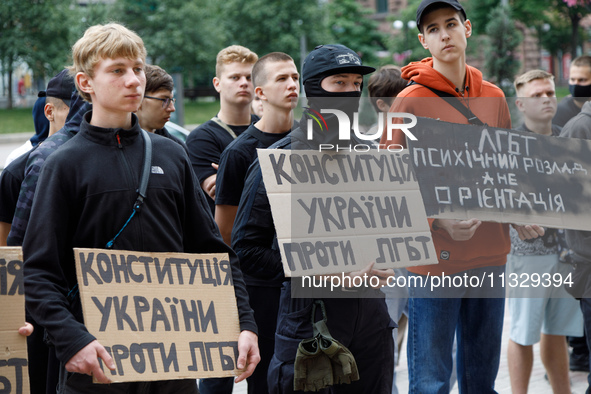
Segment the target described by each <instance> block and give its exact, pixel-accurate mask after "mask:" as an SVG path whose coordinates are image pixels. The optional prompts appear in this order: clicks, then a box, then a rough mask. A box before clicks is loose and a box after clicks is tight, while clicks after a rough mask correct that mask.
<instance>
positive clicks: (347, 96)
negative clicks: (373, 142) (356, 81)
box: [300, 76, 361, 145]
mask: <svg viewBox="0 0 591 394" xmlns="http://www.w3.org/2000/svg"><path fill="white" fill-rule="evenodd" d="M324 77H325V76H319V77H315V78H313V79H309V80H307V81H306V82H305V84H304V89H305V91H306V98H307V100H308V107H309V109H307V110H306V111H304V114H303V117H302V119H301V121H300V125H307V120H308V119H309V118H311V116H310V114H316V115H317V113H320V112H321V110H322V109H336V110H340V111H342V112H344V113H345V114H347V116H348V117H349V119H350V120H351V121H352V120H353V113H355V112H358V110H359V102H360V100H361V91H358V92H339V93H335V92H328V91H326V90H324V89H323V88H322V87H321V86H320V84H321V82H322V80H323V79H324ZM322 117H323V118H324V121H326V127H327V130H323V129H321V128H320V127H319V128H318V130H316V126H317V124H316V123H315V122H313V127H314V133H313V140H312V142H313V143H314V144H333V145H338V144H339V143H340V144H348V142H346V141H340V142H339V139H338V130H339V122H338V119H337V117H336V115H334V114H322ZM351 135H353V131H351Z"/></svg>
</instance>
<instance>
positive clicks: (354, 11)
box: [326, 0, 387, 64]
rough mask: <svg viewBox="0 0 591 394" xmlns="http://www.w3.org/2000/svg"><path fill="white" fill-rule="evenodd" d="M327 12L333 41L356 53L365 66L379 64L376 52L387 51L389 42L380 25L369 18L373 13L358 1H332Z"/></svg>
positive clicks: (327, 7)
mask: <svg viewBox="0 0 591 394" xmlns="http://www.w3.org/2000/svg"><path fill="white" fill-rule="evenodd" d="M326 10H327V15H328V28H329V31H330V35H331V38H332V40H331V41H332V42H334V43H337V44H342V45H345V46H347V47H349V48H351V49H353V50H354V51H356V52H357V53H358V54H359V56H361V58H362V59H363V62H364V63H365V64H375V63H377V61H378V58H377V56H376V52H377V51H380V50H384V49H386V41H387V40H386V36H385V34H384V33H382V32H380V31H379V30H378V23H377V22H376V21H375V20H373V19H370V18H369V17H368V16H369V15H370V14H372V13H373V11H372V10H369V9H366V8H364V7H363V6H361V4H359V3H358V2H357V1H356V0H332V1H330V2H329V3H328V4H327V5H326Z"/></svg>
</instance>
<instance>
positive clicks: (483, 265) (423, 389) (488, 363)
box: [381, 0, 543, 394]
mask: <svg viewBox="0 0 591 394" xmlns="http://www.w3.org/2000/svg"><path fill="white" fill-rule="evenodd" d="M416 21H417V28H418V29H419V35H418V39H419V41H420V42H421V44H422V46H423V47H424V48H425V49H427V50H429V52H430V53H431V56H432V57H429V58H425V59H423V60H422V61H420V62H414V63H411V64H409V65H408V66H406V67H403V68H402V77H403V78H405V79H407V80H409V81H412V82H413V83H414V84H412V85H411V86H409V87H407V88H406V89H404V90H403V91H402V92H401V93H400V94H399V95H398V97H397V98H396V100H395V101H394V103H393V105H392V107H391V108H390V112H408V113H411V114H414V115H416V116H424V117H429V118H434V119H440V120H442V121H447V122H453V123H464V124H468V123H469V121H468V118H467V117H466V116H465V115H464V114H463V113H461V112H460V111H459V110H457V109H455V108H454V107H453V106H452V105H451V104H450V103H448V102H446V101H444V100H443V99H441V98H440V97H441V96H440V95H439V94H438V93H437V91H442V92H444V93H445V94H447V95H449V96H450V97H452V98H451V99H448V100H459V101H460V102H461V103H462V104H463V105H464V106H466V107H467V108H469V109H470V110H471V111H472V112H473V113H474V114H475V115H476V116H477V117H478V118H479V119H480V121H481V122H482V123H485V124H488V125H490V126H491V127H503V128H508V129H510V128H511V118H510V114H509V109H508V107H507V103H506V102H505V99H504V94H503V92H502V91H501V90H500V89H499V88H498V87H496V86H494V85H493V84H491V83H489V82H486V81H484V80H483V78H482V73H481V72H480V71H478V70H477V69H475V68H474V67H471V66H469V65H467V64H466V48H467V45H468V41H467V40H468V38H469V37H470V36H471V35H472V23H471V22H470V20H468V19H467V18H466V13H465V11H464V8H463V7H462V6H461V4H460V3H459V2H458V1H457V0H442V1H439V0H423V1H422V2H421V3H420V5H419V7H418V9H417V17H416ZM483 97H487V99H483ZM474 98H478V100H473V99H474ZM381 143H382V144H385V145H390V144H393V143H394V144H399V145H403V146H406V141H405V138H404V134H403V133H402V132H401V131H400V130H396V131H395V132H394V135H393V138H392V140H388V135H387V133H384V135H383V136H382V140H381ZM429 222H430V223H431V233H432V236H433V242H434V245H435V249H436V251H437V255H438V256H439V264H437V265H431V266H418V267H409V268H408V271H409V277H411V278H412V277H417V278H415V279H413V280H417V282H419V281H420V280H424V279H426V278H427V276H428V275H431V276H433V275H442V274H443V273H445V275H448V276H452V279H453V276H455V275H459V276H462V275H465V274H468V275H478V276H482V274H483V273H487V274H493V275H498V274H500V273H502V272H504V269H505V267H504V266H505V263H506V260H507V253H509V250H510V246H511V244H510V240H509V225H507V224H502V223H493V222H482V221H480V220H477V219H475V218H472V219H469V220H452V219H435V220H433V219H430V220H429ZM518 229H519V230H518V231H519V232H520V236H523V237H528V238H529V237H536V236H537V234H538V232H541V233H543V230H542V229H541V228H539V227H538V226H533V227H532V226H519V227H518ZM487 291H488V293H489V294H494V295H496V296H495V297H494V298H472V297H474V295H470V294H471V293H470V292H469V289H467V288H458V289H445V291H439V292H430V291H429V289H421V288H418V287H417V288H409V296H410V298H409V329H408V333H409V334H408V348H407V350H408V365H409V381H410V386H409V392H410V393H433V392H448V391H449V390H450V387H449V381H450V375H451V372H452V355H451V352H452V346H453V341H454V336H455V335H456V332H457V345H458V346H457V349H458V351H457V366H458V368H457V371H458V386H459V390H460V393H467V392H474V393H482V394H486V393H494V392H495V391H494V385H495V378H496V376H497V372H498V368H499V362H500V353H501V333H502V329H503V315H504V305H505V300H504V292H503V289H502V288H501V286H500V284H497V285H496V286H494V287H493V288H490V289H487Z"/></svg>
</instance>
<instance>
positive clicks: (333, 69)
mask: <svg viewBox="0 0 591 394" xmlns="http://www.w3.org/2000/svg"><path fill="white" fill-rule="evenodd" d="M373 71H375V69H374V68H372V67H367V66H363V65H362V63H361V59H360V58H359V56H358V55H357V54H356V53H355V52H353V51H352V50H351V49H349V48H347V47H345V46H343V45H323V46H319V47H316V48H315V49H314V50H313V51H312V52H310V54H308V56H307V57H306V59H305V61H304V65H303V68H302V78H303V83H304V89H305V92H306V96H307V99H308V107H307V108H306V110H305V111H304V114H303V116H302V119H301V120H300V123H299V128H297V129H295V130H293V131H292V132H291V133H290V135H289V136H288V137H286V138H284V139H283V140H280V141H279V142H277V143H276V144H274V145H272V146H271V147H270V148H275V149H310V150H317V149H318V147H319V146H320V144H332V145H333V146H334V145H337V144H338V145H339V146H347V147H348V146H349V145H354V144H357V143H364V141H361V140H358V139H357V137H356V136H355V135H354V133H352V132H351V133H350V135H349V136H347V139H346V140H339V132H338V131H339V122H338V120H337V116H336V115H334V114H331V113H327V112H323V111H322V110H323V109H331V110H339V111H342V112H344V113H345V114H346V115H347V116H349V119H353V116H352V115H353V113H354V112H356V111H357V110H358V107H359V99H360V97H361V88H362V84H363V76H364V75H366V74H369V73H371V72H373ZM319 115H320V116H319ZM309 127H311V128H312V130H308V128H309ZM232 248H233V249H234V250H235V251H236V253H237V254H238V256H239V257H240V263H241V268H242V271H243V272H244V273H245V274H248V275H250V276H252V277H255V278H258V279H261V280H265V281H268V282H272V281H276V280H283V281H284V282H283V286H282V288H281V300H280V305H279V314H278V321H277V329H276V332H275V353H274V355H273V358H272V360H271V364H270V366H269V371H268V375H267V381H268V387H269V392H270V393H279V392H281V393H290V392H293V391H294V362H295V359H296V354H297V351H298V345H299V344H300V342H301V341H302V340H304V339H307V338H311V337H313V329H312V324H311V317H312V316H311V314H312V310H313V308H312V307H313V304H314V303H315V300H317V299H318V298H295V297H294V298H292V285H293V286H294V287H295V286H296V280H295V279H290V278H285V277H284V274H283V265H282V263H281V255H280V252H279V247H278V243H277V235H276V232H275V227H274V224H273V218H272V216H271V208H270V205H269V200H268V198H267V193H266V189H265V185H264V183H263V180H262V176H261V168H260V165H259V161H258V160H256V161H255V162H254V163H253V164H252V165H251V167H250V169H249V171H248V175H247V178H246V181H245V186H244V190H243V193H242V198H241V200H240V205H239V207H238V212H237V215H236V220H235V222H234V227H233V231H232ZM363 274H367V275H368V276H376V277H378V279H379V280H380V283H385V280H386V278H387V276H389V275H392V274H393V271H392V270H377V269H373V263H372V264H369V265H368V266H366V267H365V268H364V269H363V270H362V271H358V272H355V273H350V274H346V275H352V276H353V275H363ZM340 291H341V290H338V291H335V292H333V293H337V292H340ZM367 291H368V292H378V293H379V290H374V289H369V290H367ZM379 294H381V293H379ZM358 295H359V294H358V293H355V292H347V291H346V289H343V290H342V293H341V298H323V299H322V301H323V302H324V306H325V311H326V317H327V326H328V331H329V332H330V334H331V335H332V337H333V338H334V339H336V340H337V341H338V342H340V343H341V344H342V345H343V346H344V347H346V348H347V349H348V350H349V351H350V352H351V354H352V355H353V357H354V358H355V361H356V364H357V368H358V372H359V380H355V379H351V380H352V381H351V382H350V383H349V384H344V383H342V382H343V379H340V378H338V377H337V378H335V379H334V382H333V377H332V373H331V371H330V368H328V371H320V369H321V367H318V368H316V367H312V368H311V369H310V371H313V372H311V374H313V375H315V376H314V377H311V376H309V381H307V382H306V384H309V385H310V386H314V385H315V384H316V383H318V385H316V386H315V388H322V387H326V386H329V385H331V383H334V384H333V385H331V386H330V387H328V388H324V389H321V390H319V392H323V393H372V394H373V393H388V394H389V393H391V391H392V375H393V369H394V355H393V352H394V344H393V340H392V329H393V328H394V327H395V325H394V323H393V322H392V320H391V319H390V317H389V315H388V310H387V308H386V304H385V302H384V299H383V297H381V298H371V297H367V298H361V297H359V298H355V297H357V296H358ZM366 295H367V293H366ZM333 296H334V294H333ZM306 297H309V295H308V293H307V294H306ZM314 297H316V296H314ZM343 297H349V298H343ZM320 309H321V308H317V310H316V316H315V320H320V319H322V313H321V311H320ZM335 369H336V368H335V367H334V366H333V372H334V370H335ZM298 370H299V369H298ZM341 372H342V371H341ZM329 376H330V379H329ZM325 378H326V380H325ZM346 380H348V379H345V381H346ZM329 381H330V382H329ZM339 382H340V384H339ZM300 383H301V382H300ZM310 386H306V387H307V388H309V387H310ZM300 388H301V386H300Z"/></svg>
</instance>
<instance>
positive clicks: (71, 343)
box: [0, 0, 591, 394]
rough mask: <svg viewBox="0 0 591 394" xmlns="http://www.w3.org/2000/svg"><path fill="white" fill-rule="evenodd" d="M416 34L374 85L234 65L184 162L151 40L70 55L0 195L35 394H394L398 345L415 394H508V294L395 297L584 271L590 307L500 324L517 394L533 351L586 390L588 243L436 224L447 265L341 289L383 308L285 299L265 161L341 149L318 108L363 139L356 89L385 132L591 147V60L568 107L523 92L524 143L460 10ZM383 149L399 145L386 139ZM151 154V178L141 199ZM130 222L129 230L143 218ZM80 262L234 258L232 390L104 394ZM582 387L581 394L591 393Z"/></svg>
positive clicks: (338, 65)
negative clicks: (18, 276) (272, 153)
mask: <svg viewBox="0 0 591 394" xmlns="http://www.w3.org/2000/svg"><path fill="white" fill-rule="evenodd" d="M416 22H417V28H418V30H419V34H418V39H419V41H420V43H421V44H422V46H423V47H424V48H425V49H427V50H428V51H429V52H430V55H431V56H430V57H428V58H425V59H423V60H422V61H419V62H413V63H410V64H408V65H406V66H404V67H402V68H399V67H396V66H392V65H389V66H384V67H382V68H380V69H379V70H377V71H376V70H375V69H374V68H373V67H369V66H366V65H363V64H362V61H361V58H360V57H359V55H358V54H357V52H355V48H348V47H346V46H343V45H339V44H326V45H320V46H318V47H316V48H314V49H313V50H312V51H311V52H310V53H309V54H308V55H307V56H306V58H305V60H304V62H303V66H302V70H300V72H301V74H300V72H298V69H297V67H296V64H295V63H294V61H293V59H292V58H291V57H290V56H289V55H288V54H286V53H283V52H272V53H269V54H266V55H264V56H261V57H260V58H259V56H258V55H257V54H255V53H254V52H252V51H250V50H249V49H248V48H245V47H244V46H240V45H231V46H229V47H227V48H224V49H222V50H221V51H220V52H219V53H218V55H217V58H216V69H215V77H214V78H213V85H214V87H215V89H216V90H217V92H218V93H219V96H220V109H219V111H218V113H217V114H216V116H214V117H213V118H212V119H211V120H209V121H207V122H205V123H203V124H201V125H200V126H198V127H197V128H195V129H194V130H193V131H192V132H191V133H190V134H189V136H188V137H187V139H186V141H181V140H179V139H178V138H176V137H174V136H172V135H171V134H170V133H169V132H168V130H167V129H166V127H165V124H166V122H167V121H169V120H170V116H171V113H172V112H174V111H175V97H174V83H173V79H172V77H171V76H170V75H169V74H168V73H167V72H166V71H165V70H163V69H162V68H160V67H158V66H156V65H150V64H146V57H147V53H146V48H145V47H144V44H143V41H142V39H141V38H140V37H139V36H138V35H137V34H136V33H134V32H133V31H131V30H129V29H127V28H126V27H124V26H122V25H120V24H116V23H109V24H105V25H95V26H92V27H90V28H89V29H88V30H87V31H86V32H85V33H84V36H83V37H81V38H80V39H79V40H78V41H77V42H76V43H75V44H74V46H73V47H72V55H73V64H72V65H71V66H69V67H67V68H66V69H64V70H62V71H61V72H60V73H58V74H57V75H56V76H55V77H53V78H52V79H51V80H50V81H49V83H48V86H47V89H46V91H44V92H42V93H40V94H39V99H38V104H36V106H35V108H36V109H34V113H36V115H35V118H36V119H39V121H38V122H36V123H35V127H36V135H35V137H34V138H32V139H31V141H30V143H29V144H28V145H27V146H26V147H23V149H22V152H20V151H19V153H20V155H19V154H16V155H15V156H16V157H14V158H11V160H12V161H11V162H10V163H9V164H7V166H6V168H5V170H4V171H3V172H2V174H1V175H0V245H1V246H4V245H9V246H22V248H23V259H24V277H25V296H26V319H27V325H26V326H25V327H23V328H22V329H21V334H22V335H26V336H27V338H28V339H27V341H28V349H29V376H30V387H31V393H34V394H45V393H60V394H62V393H111V392H113V393H164V394H166V393H198V392H201V393H220V394H224V393H231V392H232V390H233V388H234V384H235V382H240V381H242V380H245V379H246V380H247V386H248V392H249V393H253V394H255V393H290V392H300V391H318V392H323V393H368V394H369V393H372V394H373V393H384V394H385V393H388V394H389V393H398V390H397V386H396V374H395V372H396V365H397V362H398V358H399V354H400V352H401V351H402V347H401V343H402V338H403V337H404V336H405V335H406V336H407V341H406V342H407V345H406V346H407V349H406V351H407V355H408V356H407V359H408V372H409V392H410V393H416V394H431V393H449V392H450V390H451V389H452V388H453V386H454V385H455V384H456V381H457V386H458V389H459V392H460V393H478V394H486V393H496V391H495V380H496V378H497V373H498V370H499V364H500V359H501V339H502V329H503V319H504V316H505V290H504V288H503V286H500V285H499V284H498V283H495V282H491V283H490V284H488V286H489V288H486V289H480V291H485V292H486V297H483V296H479V295H480V294H482V293H479V292H476V293H474V291H473V290H474V289H470V288H467V287H466V288H454V289H449V288H448V289H446V290H445V291H443V290H442V291H433V290H432V288H431V287H429V286H426V287H411V288H409V289H399V288H396V289H392V288H389V287H387V286H386V287H383V286H382V285H384V284H385V283H386V281H387V280H388V278H389V277H392V276H394V275H397V276H400V275H405V276H407V277H409V278H416V279H417V280H418V279H420V280H421V281H423V280H426V281H429V280H430V277H432V276H434V275H435V276H436V275H442V274H445V275H448V276H451V277H454V276H462V275H465V274H466V273H467V274H469V275H471V276H478V277H480V276H482V275H488V274H491V273H493V274H494V275H496V277H500V275H499V274H500V273H502V272H505V271H506V272H517V273H524V272H526V273H527V272H533V271H536V272H548V273H560V274H561V275H567V274H568V273H569V272H573V278H574V282H575V287H577V288H578V289H579V290H580V291H579V293H578V295H577V297H579V299H575V298H574V297H572V296H570V295H568V294H566V290H565V289H564V288H562V287H561V288H552V289H548V291H547V292H545V293H544V294H541V295H540V294H536V297H535V298H524V297H519V298H510V299H509V301H508V304H507V305H508V309H509V314H510V316H511V332H510V339H509V346H508V357H507V358H508V368H509V374H510V378H511V388H512V391H513V392H514V393H527V391H528V384H529V381H530V377H531V373H532V365H533V362H534V360H533V358H534V357H533V350H532V346H533V345H534V344H535V343H537V342H540V349H541V359H542V362H543V364H544V368H545V370H546V373H547V378H548V381H549V384H550V386H551V388H552V391H553V392H554V393H570V392H571V389H570V382H569V376H568V372H569V369H570V370H586V371H589V351H588V349H589V348H591V340H589V338H588V337H585V335H584V334H585V332H588V330H591V281H590V280H589V278H590V277H591V276H590V275H589V274H590V273H591V249H590V248H591V246H590V245H591V239H590V238H591V233H589V232H586V231H580V230H566V231H564V230H559V229H551V228H542V227H541V226H538V225H536V224H535V223H532V224H530V225H517V224H506V223H496V222H487V221H481V220H479V219H477V218H472V219H468V220H453V219H440V218H438V219H429V226H430V231H431V234H432V239H433V243H434V246H435V250H436V253H437V257H438V264H437V265H426V266H415V267H409V268H408V269H396V270H393V269H378V268H376V266H375V262H370V261H367V262H364V265H363V267H361V269H360V270H358V271H354V272H348V273H346V275H347V276H349V277H351V278H353V277H358V276H360V277H361V276H369V277H373V278H375V279H376V283H378V287H377V288H366V289H363V296H361V295H360V294H357V293H356V292H352V291H351V289H349V288H342V289H337V290H336V292H338V293H339V296H338V297H330V298H317V297H314V298H312V297H310V298H302V297H297V298H296V297H293V296H292V285H294V280H295V279H293V278H289V277H286V275H285V274H284V268H283V264H282V261H281V254H280V250H279V246H278V240H277V233H276V231H275V227H274V222H273V216H272V212H271V206H270V203H269V198H268V196H267V190H266V187H265V183H264V179H263V177H262V171H261V165H260V163H259V161H258V159H257V153H256V152H257V149H265V148H274V149H287V150H291V149H297V150H318V147H319V146H320V145H321V144H329V143H335V142H336V140H337V139H338V135H337V133H336V132H332V133H331V132H328V131H329V130H339V124H338V118H337V117H336V115H334V114H326V113H325V114H324V117H323V122H325V123H324V125H325V126H326V129H327V130H324V129H323V128H322V126H321V125H320V124H319V123H318V124H317V123H315V122H308V120H309V119H311V118H312V114H314V113H319V112H320V111H321V110H322V108H324V107H323V106H324V105H325V103H326V101H325V100H326V99H331V101H330V104H331V108H332V109H338V110H340V111H342V112H344V113H345V114H348V115H350V116H351V118H352V116H353V112H357V111H358V109H359V102H360V99H361V94H362V88H363V82H364V77H365V76H368V75H371V77H370V78H369V81H368V90H369V96H370V99H371V102H372V105H373V106H374V109H375V111H376V113H377V114H378V116H383V117H384V118H383V122H382V123H381V124H384V123H385V122H387V121H389V119H388V118H386V117H385V113H387V112H393V113H411V114H414V115H415V116H420V117H427V118H433V119H438V120H441V121H445V122H451V123H459V124H473V125H484V124H486V125H489V126H492V127H498V128H504V129H511V128H514V129H515V130H519V131H521V132H524V133H536V134H540V135H546V136H554V137H569V138H583V139H591V118H590V117H591V101H590V99H589V97H591V56H586V55H583V56H581V57H579V58H577V59H575V60H574V61H573V62H572V64H571V67H570V79H569V87H570V92H571V96H569V97H567V98H565V99H564V100H563V101H561V102H560V103H558V102H557V99H556V92H555V84H554V78H553V76H552V74H549V73H547V72H545V71H542V70H529V71H527V72H525V73H523V74H522V75H519V76H518V77H517V78H516V79H515V81H514V85H515V89H516V96H517V101H516V106H517V109H518V111H519V113H520V114H521V115H522V119H523V123H522V124H520V125H512V122H511V114H510V111H509V106H508V104H507V101H506V100H505V96H504V94H503V92H502V90H501V89H499V88H498V87H497V86H495V85H494V84H492V83H490V82H487V81H486V80H484V78H483V75H482V73H481V72H480V71H479V70H478V69H476V68H474V67H472V66H469V65H467V64H466V49H467V45H468V39H469V37H470V36H471V35H472V34H473V30H472V24H471V21H470V20H469V19H468V18H467V15H466V12H465V10H464V8H463V7H462V5H461V4H460V3H459V2H458V1H457V0H423V1H422V2H421V4H420V5H419V7H418V10H417V15H416ZM300 79H301V81H300ZM300 86H302V87H303V90H304V92H300ZM302 93H305V96H306V99H307V107H306V108H305V110H304V111H303V115H302V118H301V119H299V120H297V119H294V111H293V109H294V108H295V107H296V104H297V102H298V99H299V98H300V95H301V94H302ZM481 98H488V99H489V100H480V99H481ZM450 100H453V101H454V102H458V103H460V104H459V106H460V107H459V108H458V106H457V104H453V103H451V104H450ZM427 102H428V103H429V104H428V105H426V104H425V103H427ZM42 115H43V116H42ZM391 121H393V122H402V121H401V120H400V119H397V118H394V119H391ZM317 126H318V127H317ZM310 128H311V129H310ZM375 131H376V129H375V128H374V129H373V131H370V132H371V133H374V132H375ZM378 131H379V130H378ZM310 136H311V138H310ZM357 139H358V136H357V135H356V134H355V133H353V132H352V133H351V143H356V142H357V143H363V144H366V143H367V141H366V140H361V139H359V140H357ZM374 143H375V145H376V146H378V144H380V146H383V147H388V146H393V145H396V146H406V144H407V141H406V136H405V134H404V133H403V132H402V130H401V129H395V130H394V133H393V134H388V133H386V132H384V134H383V136H382V138H381V140H379V141H377V140H376V141H374ZM146 146H149V147H151V152H152V154H151V157H150V160H151V163H148V164H150V167H148V168H151V169H152V171H151V173H150V174H148V175H147V176H148V178H149V184H148V186H147V191H145V193H144V192H142V190H143V189H142V184H143V179H144V178H145V176H146V174H144V173H143V172H142V168H144V167H145V165H144V164H145V163H144V161H145V160H147V159H146V157H147V156H148V155H146V154H145V153H144V152H145V149H146ZM155 169H156V170H155ZM393 187H395V186H393ZM138 205H139V207H141V210H140V208H139V207H138ZM132 211H133V213H134V214H135V213H136V212H137V215H136V216H134V214H132V216H131V217H130V216H129V215H130V212H132ZM128 218H129V219H128ZM126 220H127V221H126ZM74 247H79V248H81V247H82V248H113V249H119V250H129V251H142V252H167V253H174V252H183V253H228V255H229V258H230V263H231V270H232V278H233V284H234V292H235V297H236V301H237V307H238V315H239V326H240V335H239V337H238V338H237V341H238V352H239V353H238V356H237V368H238V370H239V373H238V376H237V377H236V378H235V379H234V378H208V379H200V380H199V382H198V383H197V381H196V380H195V379H182V380H162V381H151V382H132V383H110V379H109V376H108V374H106V373H105V371H103V369H102V368H101V365H104V366H105V367H106V368H108V369H114V368H115V364H114V361H113V359H112V358H111V356H110V355H109V353H108V352H107V351H106V350H105V348H104V347H103V345H102V344H101V343H99V342H98V341H97V340H96V338H95V337H94V336H93V335H92V333H90V332H89V331H88V330H87V328H86V327H85V325H84V317H83V314H82V308H81V303H80V298H79V296H78V295H77V291H76V289H77V279H76V273H75V263H74V256H73V254H72V248H74ZM294 286H295V285H294ZM486 286H487V285H485V287H486ZM381 287H383V288H381ZM407 326H408V328H407V329H406V327H407ZM405 331H407V333H406V334H405ZM312 339H313V340H312ZM567 339H568V340H567ZM569 344H570V346H571V347H572V351H570V355H569ZM99 359H101V360H102V361H101V362H100V363H99ZM93 380H94V381H98V382H100V383H110V384H108V385H105V384H95V383H93ZM589 385H590V389H589V390H588V391H587V392H588V393H590V392H591V374H590V376H589Z"/></svg>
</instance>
